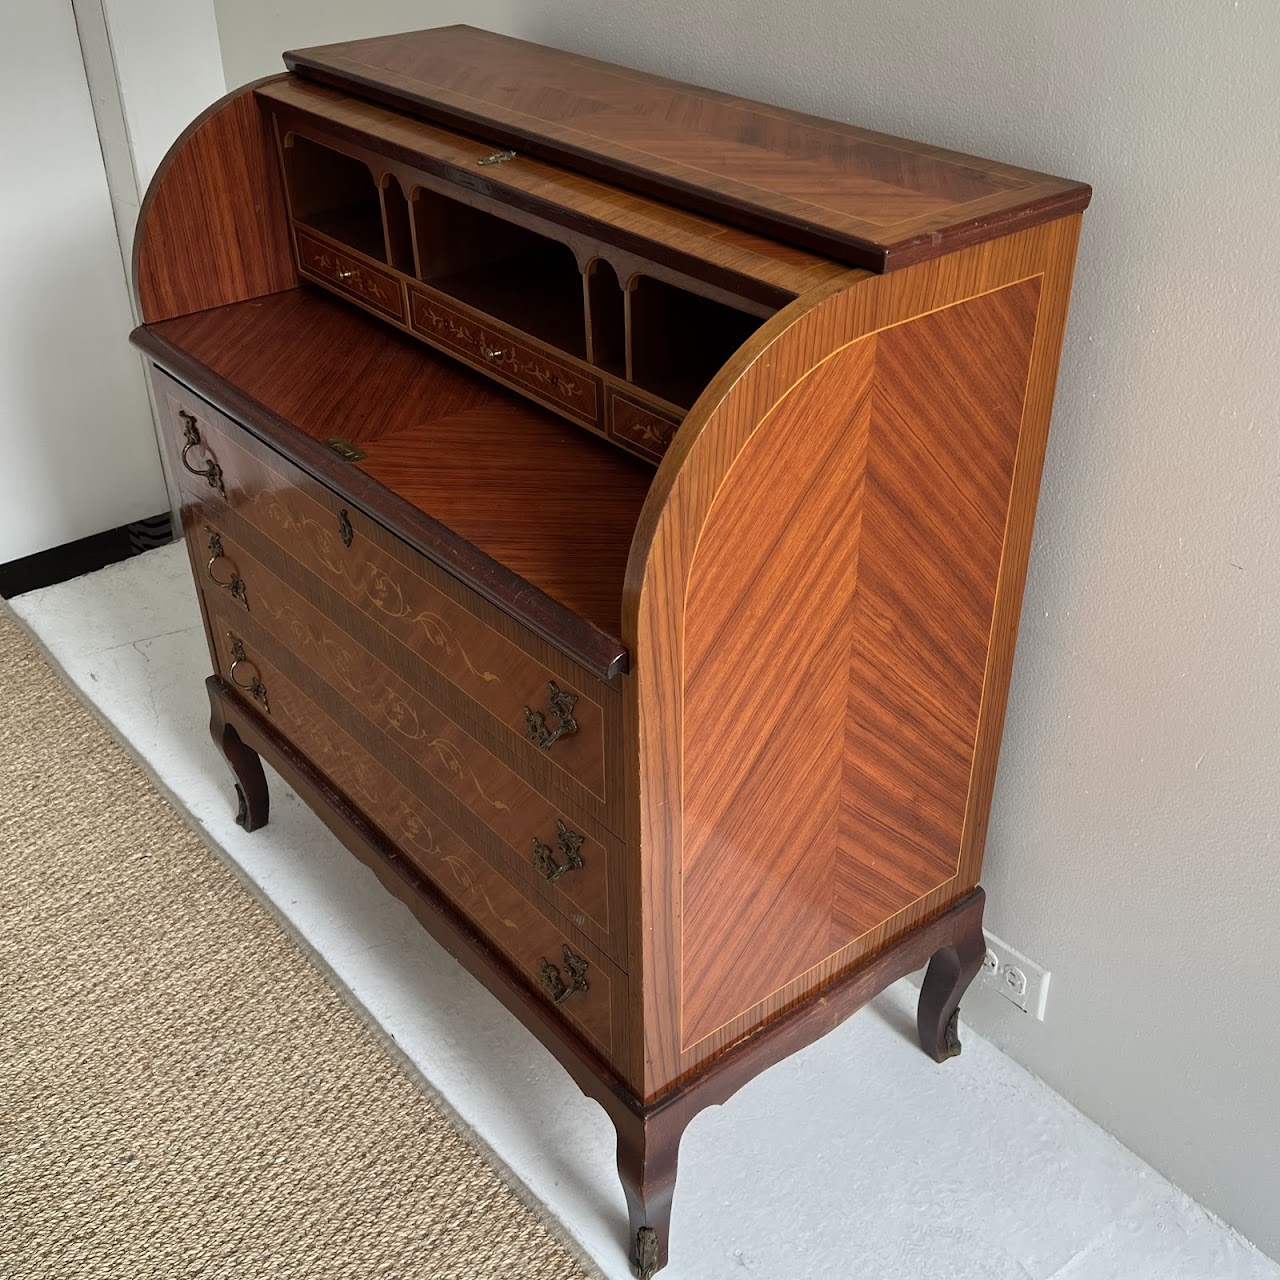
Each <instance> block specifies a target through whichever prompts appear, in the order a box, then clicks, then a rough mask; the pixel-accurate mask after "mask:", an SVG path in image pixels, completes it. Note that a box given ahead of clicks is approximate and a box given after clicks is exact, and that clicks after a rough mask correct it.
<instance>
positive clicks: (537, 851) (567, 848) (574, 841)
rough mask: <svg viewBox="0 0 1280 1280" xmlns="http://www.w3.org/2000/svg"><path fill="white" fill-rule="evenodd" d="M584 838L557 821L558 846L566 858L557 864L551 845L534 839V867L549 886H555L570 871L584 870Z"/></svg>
mask: <svg viewBox="0 0 1280 1280" xmlns="http://www.w3.org/2000/svg"><path fill="white" fill-rule="evenodd" d="M583 839H584V837H583V836H580V835H579V834H578V833H577V832H576V831H570V830H569V828H568V827H566V826H565V824H564V822H563V821H562V820H561V819H559V818H557V819H556V844H557V846H558V847H559V849H560V854H561V856H562V857H563V858H564V861H563V862H561V863H558V864H557V862H556V859H555V854H554V853H553V852H552V851H551V846H550V845H549V844H543V843H542V841H541V840H539V839H538V837H537V836H534V837H533V865H534V866H535V867H537V868H538V871H539V873H540V874H541V875H542V876H543V878H544V879H545V880H546V881H547V883H548V884H554V883H555V882H556V881H557V880H559V879H560V877H561V876H562V875H565V874H566V873H567V872H569V871H581V870H582V854H581V852H580V850H581V849H582V842H583Z"/></svg>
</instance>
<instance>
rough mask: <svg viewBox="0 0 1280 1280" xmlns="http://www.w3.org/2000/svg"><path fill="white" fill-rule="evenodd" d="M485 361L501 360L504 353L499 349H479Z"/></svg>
mask: <svg viewBox="0 0 1280 1280" xmlns="http://www.w3.org/2000/svg"><path fill="white" fill-rule="evenodd" d="M480 350H481V351H482V352H483V353H484V358H485V359H486V360H502V359H503V358H505V356H506V354H507V353H506V352H505V351H504V350H503V349H502V348H501V347H481V348H480Z"/></svg>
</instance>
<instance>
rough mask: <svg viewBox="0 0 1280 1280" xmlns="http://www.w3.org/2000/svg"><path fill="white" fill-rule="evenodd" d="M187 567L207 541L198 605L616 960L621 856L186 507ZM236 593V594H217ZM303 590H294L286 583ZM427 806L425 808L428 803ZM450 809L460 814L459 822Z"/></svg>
mask: <svg viewBox="0 0 1280 1280" xmlns="http://www.w3.org/2000/svg"><path fill="white" fill-rule="evenodd" d="M184 520H185V523H186V527H187V537H188V540H189V542H190V544H191V550H192V558H193V561H194V562H195V563H196V564H197V565H199V564H200V563H201V562H202V560H203V559H204V558H205V553H206V551H208V550H210V548H211V547H212V546H213V545H214V544H215V543H216V547H217V558H216V559H215V560H214V561H213V562H212V564H211V567H212V568H213V570H214V572H213V574H212V575H210V574H209V573H208V572H206V573H205V575H204V578H203V580H202V582H201V586H202V589H203V590H204V591H205V593H206V598H209V597H211V596H214V595H215V594H216V593H215V587H217V588H221V589H222V592H223V593H224V594H219V595H216V598H217V599H218V602H219V604H220V605H222V606H223V610H224V612H226V606H227V605H228V604H230V605H231V607H232V608H235V607H236V606H237V605H238V606H239V607H240V608H243V609H244V611H245V612H246V613H247V614H248V615H249V616H248V617H247V618H242V619H241V620H240V622H239V626H240V628H241V631H242V632H243V635H244V638H245V639H248V640H254V641H256V642H258V643H259V644H261V643H264V642H265V636H264V634H263V633H265V635H266V636H270V638H271V640H272V641H273V642H274V643H275V644H277V645H278V646H280V647H281V648H282V649H283V650H285V651H287V653H288V654H289V656H290V658H291V659H292V661H291V662H290V663H287V664H284V665H288V666H289V667H290V671H289V673H288V674H290V675H292V676H293V678H294V680H295V682H296V683H297V684H299V685H300V686H302V687H303V688H304V690H309V691H310V693H311V696H312V697H313V698H314V700H315V701H317V702H319V703H320V704H322V705H323V706H324V707H326V708H327V709H328V711H329V713H330V714H331V715H332V716H333V717H334V718H335V719H337V720H339V721H340V723H342V724H343V725H345V726H347V727H348V731H349V732H350V733H351V734H352V735H353V736H355V737H357V738H359V739H360V740H361V741H363V742H364V743H365V744H366V748H367V749H368V750H369V752H370V753H371V754H372V755H373V756H375V757H376V758H378V759H379V760H380V761H381V762H382V763H383V765H384V766H385V767H388V768H391V769H393V770H394V771H395V772H396V773H398V774H399V775H400V776H401V777H402V778H403V781H404V784H405V785H406V786H408V787H410V788H411V789H412V790H413V791H414V792H415V793H417V794H422V795H423V796H424V797H426V798H428V801H429V802H430V803H432V804H433V806H434V807H435V808H436V809H437V810H440V811H442V812H446V813H452V814H454V815H455V822H456V823H457V824H458V825H459V829H460V830H461V831H462V833H463V834H464V835H466V837H467V838H468V839H469V840H471V841H472V842H473V843H474V844H476V845H477V846H479V847H480V848H482V849H483V850H485V851H486V852H487V853H488V854H489V855H490V857H491V860H492V861H494V862H495V864H496V865H497V866H498V867H499V868H500V869H501V870H503V871H504V872H505V873H506V874H508V875H510V876H513V877H514V879H515V881H516V883H517V884H520V885H522V886H523V887H524V891H525V893H526V896H529V897H536V898H540V899H544V900H545V901H547V902H548V903H549V904H551V905H553V906H554V907H555V908H556V909H557V910H558V911H560V912H562V913H563V914H564V915H566V916H567V917H568V918H569V919H571V920H573V921H575V922H576V923H577V924H578V925H579V927H580V928H582V929H583V930H584V932H585V933H586V934H588V935H589V936H590V937H592V938H593V939H595V940H596V941H597V942H598V943H599V945H600V946H601V947H603V948H604V949H605V950H606V951H607V952H608V953H609V954H611V955H613V956H615V957H616V958H618V959H619V960H620V961H621V960H624V959H625V929H624V918H623V912H622V910H621V903H620V899H621V897H622V895H623V893H624V892H625V887H624V884H623V880H622V875H621V874H620V872H621V869H622V868H621V859H622V846H621V844H620V842H618V841H617V839H616V838H615V837H613V836H611V835H610V834H609V833H608V832H607V831H605V830H604V829H603V828H601V827H599V826H598V825H597V824H595V823H594V822H592V821H591V820H590V819H587V818H585V816H584V815H581V814H578V813H575V812H574V811H573V810H571V809H570V808H569V807H567V806H561V805H557V804H556V803H555V802H554V801H553V800H550V799H548V798H547V797H546V796H544V795H542V794H541V793H540V792H538V791H537V790H535V789H534V788H533V787H531V786H530V785H529V783H528V782H526V781H525V780H524V779H523V778H522V777H520V776H519V774H517V773H515V772H514V771H512V770H511V769H509V768H507V767H506V765H504V764H503V762H502V761H501V760H500V759H498V758H497V757H495V756H494V755H493V754H492V753H491V752H490V751H488V750H487V749H486V748H485V747H484V746H483V745H482V744H481V743H480V742H478V741H477V740H476V739H475V738H474V737H473V736H472V735H471V734H470V733H469V732H468V731H467V730H466V729H465V728H464V727H463V726H461V725H458V724H456V723H455V722H454V721H452V720H450V719H449V717H448V716H447V715H446V714H445V713H444V712H442V711H441V710H440V708H439V707H438V706H436V705H435V704H434V703H433V702H432V701H431V700H430V698H429V697H428V696H426V695H425V694H424V693H423V691H422V689H421V688H419V687H418V685H417V682H415V681H414V680H413V679H412V672H406V673H404V674H400V673H397V672H396V671H394V670H392V669H391V667H389V666H388V665H387V664H386V663H384V662H383V661H381V660H380V658H379V656H378V654H377V653H376V652H373V651H371V648H370V647H369V646H372V647H373V649H375V650H376V649H383V648H385V647H386V646H385V640H382V639H380V638H379V636H378V635H377V634H376V633H374V631H373V628H371V627H370V626H369V624H368V623H367V622H366V621H365V620H364V619H363V618H361V617H360V616H359V615H358V614H355V613H353V611H351V610H350V609H345V610H344V611H343V613H342V614H341V615H337V616H335V617H329V616H327V615H326V614H325V613H323V612H321V611H320V610H318V609H317V608H316V607H315V606H314V605H313V604H311V603H309V602H308V601H307V600H306V599H304V598H303V596H302V595H300V594H299V593H298V592H297V591H295V590H294V589H293V588H292V587H290V586H288V585H286V584H285V583H284V582H283V581H282V580H281V579H280V578H278V577H277V576H276V575H275V574H274V573H272V572H271V571H270V570H268V569H267V568H266V567H265V566H263V565H262V564H261V563H260V562H259V561H258V560H257V559H256V558H255V557H254V556H253V555H251V554H250V553H249V552H248V551H247V550H246V549H245V547H244V545H243V544H242V543H240V542H239V541H238V540H237V538H236V537H235V536H234V534H233V533H231V532H228V530H229V529H231V528H233V526H232V525H231V524H230V523H229V522H228V521H225V520H224V521H223V522H222V523H221V524H220V525H219V524H218V523H217V522H216V516H215V515H214V513H213V512H210V511H207V510H201V509H200V508H199V507H196V506H192V507H188V508H187V510H186V513H185V516H184ZM232 582H235V583H238V584H240V586H239V593H238V594H237V593H236V592H234V591H232V590H231V589H230V588H229V586H228V585H227V584H229V583H232ZM295 585H296V586H298V587H299V588H301V589H304V590H305V583H302V582H298V583H295ZM432 797H434V798H432ZM460 807H461V808H462V809H463V810H465V812H460V811H459V809H460Z"/></svg>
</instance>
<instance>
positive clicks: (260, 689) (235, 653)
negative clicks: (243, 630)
mask: <svg viewBox="0 0 1280 1280" xmlns="http://www.w3.org/2000/svg"><path fill="white" fill-rule="evenodd" d="M227 639H228V640H230V641H231V670H230V671H228V672H227V675H228V677H229V678H230V680H231V683H232V684H233V685H235V687H236V688H237V689H243V690H244V691H245V693H247V694H248V695H249V696H250V697H251V698H253V699H254V701H255V702H259V703H261V704H262V709H263V711H265V712H266V713H267V714H268V715H270V714H271V706H270V704H269V703H268V702H267V686H266V685H265V684H263V683H262V680H261V679H260V678H259V676H258V673H257V672H256V671H255V672H254V673H253V676H252V677H251V678H250V680H249V682H248V684H246V683H245V682H244V681H243V680H237V679H236V668H237V667H239V666H252V665H253V664H252V663H251V662H250V661H249V659H248V658H246V657H245V654H244V641H243V640H241V639H240V637H239V636H238V635H235V634H234V633H233V632H230V631H228V632H227Z"/></svg>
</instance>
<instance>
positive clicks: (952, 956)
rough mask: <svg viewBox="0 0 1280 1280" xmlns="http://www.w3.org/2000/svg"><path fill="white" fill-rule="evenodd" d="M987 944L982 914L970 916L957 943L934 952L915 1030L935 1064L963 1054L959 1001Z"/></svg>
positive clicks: (984, 953) (973, 913)
mask: <svg viewBox="0 0 1280 1280" xmlns="http://www.w3.org/2000/svg"><path fill="white" fill-rule="evenodd" d="M986 954H987V941H986V938H985V937H984V936H983V933H982V911H981V907H979V909H978V910H976V911H973V912H971V913H970V914H969V916H968V917H967V918H966V920H965V922H964V928H963V931H962V932H961V934H960V935H959V936H958V937H957V938H956V939H955V941H954V942H953V943H952V944H951V945H950V946H946V947H942V948H941V949H940V950H938V951H935V952H934V954H933V959H931V960H930V961H929V968H928V971H927V972H926V973H925V975H924V985H923V986H922V987H921V988H920V1003H919V1005H918V1006H917V1010H916V1027H917V1029H918V1031H919V1033H920V1047H921V1048H922V1049H924V1051H925V1053H927V1054H928V1055H929V1057H931V1058H932V1059H933V1060H934V1061H935V1062H945V1061H946V1060H947V1059H948V1058H954V1057H957V1056H958V1055H959V1053H960V1035H959V1023H960V1001H961V999H962V998H963V996H964V993H965V992H966V991H967V990H968V988H969V984H970V983H971V982H972V981H973V980H974V978H976V977H977V976H978V974H979V973H980V972H981V970H982V960H983V957H984V956H985V955H986Z"/></svg>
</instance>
